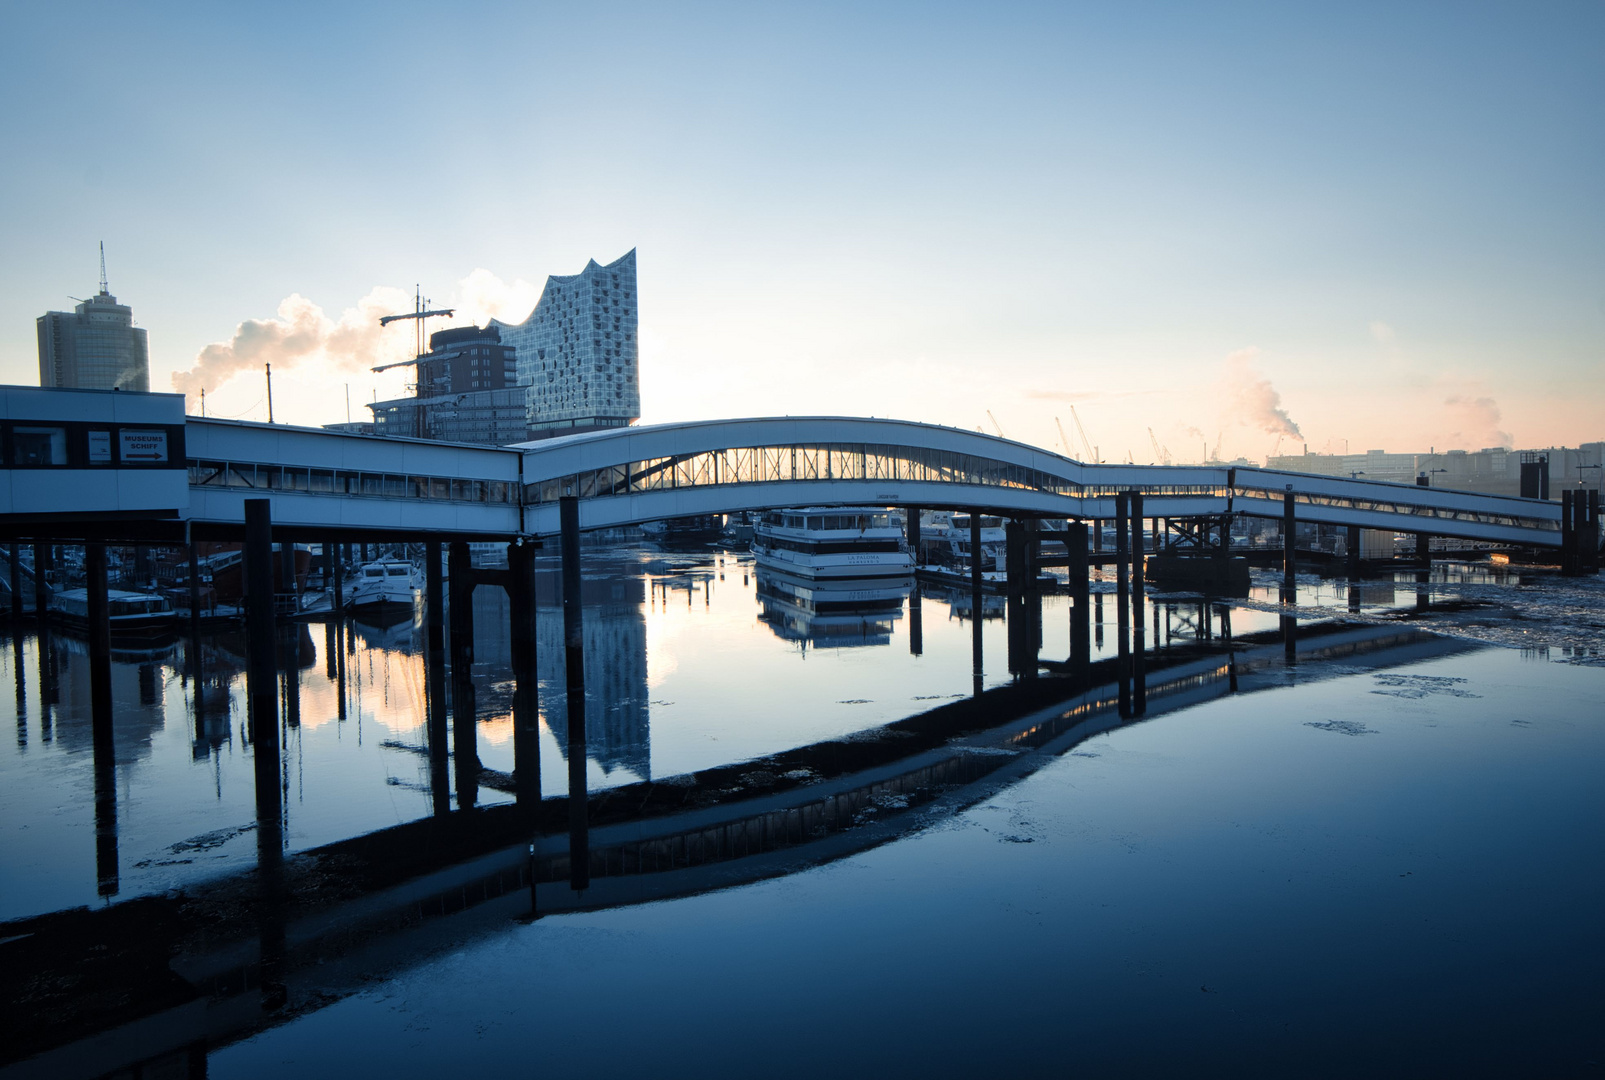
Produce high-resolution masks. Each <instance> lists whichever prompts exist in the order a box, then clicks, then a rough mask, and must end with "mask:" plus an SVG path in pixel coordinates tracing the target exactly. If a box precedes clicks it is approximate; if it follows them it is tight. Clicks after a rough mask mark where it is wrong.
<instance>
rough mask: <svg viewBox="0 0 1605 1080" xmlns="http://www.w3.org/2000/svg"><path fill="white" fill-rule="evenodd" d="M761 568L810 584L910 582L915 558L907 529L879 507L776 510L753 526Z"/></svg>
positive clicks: (755, 556)
mask: <svg viewBox="0 0 1605 1080" xmlns="http://www.w3.org/2000/svg"><path fill="white" fill-rule="evenodd" d="M752 553H753V556H754V558H755V560H756V562H757V564H758V565H759V566H760V567H763V568H766V569H770V570H778V571H782V572H784V573H787V574H790V575H792V576H795V577H799V578H803V579H805V580H809V581H856V580H865V579H885V578H906V577H908V576H909V575H910V574H912V573H913V571H914V557H913V556H912V555H910V554H909V552H908V548H907V546H906V545H905V544H904V543H903V529H902V526H901V525H899V524H898V522H897V520H896V519H895V518H894V517H893V516H892V514H891V512H890V511H888V510H887V509H885V508H884V507H878V506H806V507H800V508H797V509H791V510H771V511H769V512H768V513H766V514H764V515H763V517H762V518H760V519H759V521H758V524H757V525H756V526H754V527H753V536H752Z"/></svg>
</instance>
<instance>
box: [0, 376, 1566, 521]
mask: <svg viewBox="0 0 1605 1080" xmlns="http://www.w3.org/2000/svg"><path fill="white" fill-rule="evenodd" d="M0 446H3V448H4V460H3V470H0V471H3V478H0V525H4V526H5V527H6V529H7V531H9V533H10V534H11V535H13V536H29V535H33V536H50V535H54V536H57V537H65V536H68V535H78V534H80V533H82V534H84V535H88V533H90V532H92V531H94V530H97V529H98V530H100V532H101V533H102V534H105V535H107V536H108V537H109V536H112V535H122V536H143V537H145V538H148V539H150V540H151V541H152V542H163V541H164V540H169V539H171V538H172V537H174V536H183V537H186V538H187V537H188V536H190V535H191V530H192V529H193V530H195V535H201V536H205V535H207V534H209V533H219V534H221V533H226V532H230V531H237V530H238V529H239V528H240V526H241V523H242V522H243V520H244V503H245V500H247V499H257V498H267V499H269V500H270V501H271V503H272V519H273V523H274V527H275V530H284V532H285V534H286V535H293V534H303V535H306V536H308V537H313V538H317V537H324V536H328V535H331V534H367V535H376V536H377V535H381V534H383V535H418V536H423V535H430V534H433V535H437V536H451V537H456V538H467V539H472V538H484V539H502V538H511V537H516V536H527V535H551V534H555V533H557V532H558V500H559V499H560V498H561V497H563V496H565V495H574V496H577V497H578V498H579V499H580V527H581V528H582V529H601V528H609V527H616V526H624V525H633V524H639V523H641V522H645V521H654V520H659V519H662V518H671V517H683V516H689V515H695V514H715V513H732V512H737V511H744V510H763V509H770V508H775V507H783V506H799V505H811V506H828V505H839V506H847V505H877V506H904V507H915V506H917V507H951V508H968V509H978V510H986V511H991V512H996V513H1000V514H1004V515H1009V516H1016V517H1042V518H1076V519H1089V518H1112V517H1114V516H1115V496H1116V494H1117V493H1119V492H1124V491H1135V492H1140V493H1141V494H1142V496H1143V500H1144V514H1145V515H1146V516H1149V517H1165V518H1190V517H1198V516H1202V515H1214V514H1224V513H1239V514H1248V515H1253V516H1260V517H1269V518H1280V517H1282V514H1283V508H1284V502H1285V499H1286V497H1287V495H1288V494H1289V493H1291V494H1292V497H1293V499H1294V500H1295V502H1296V515H1297V518H1298V519H1299V520H1300V521H1306V522H1319V523H1324V524H1332V525H1352V526H1359V527H1362V528H1370V529H1384V530H1396V531H1399V532H1412V533H1429V534H1431V535H1435V536H1444V537H1454V538H1457V539H1463V540H1474V541H1489V542H1495V543H1506V544H1525V545H1532V546H1537V547H1559V546H1560V545H1561V542H1562V537H1561V508H1560V507H1559V506H1557V505H1556V504H1554V503H1550V502H1545V501H1541V500H1536V499H1518V498H1511V497H1504V496H1494V495H1481V494H1472V493H1468V492H1458V491H1448V490H1442V489H1432V488H1422V487H1416V486H1413V485H1408V484H1396V483H1387V482H1380V481H1369V480H1360V479H1352V480H1346V479H1342V478H1335V477H1325V476H1311V475H1306V474H1302V473H1291V472H1277V471H1274V470H1267V469H1253V468H1216V467H1206V466H1196V465H1177V466H1152V465H1105V464H1087V463H1085V462H1079V461H1075V460H1073V459H1071V458H1067V457H1063V456H1061V455H1059V454H1055V453H1051V452H1050V451H1047V450H1043V449H1041V448H1039V447H1034V446H1028V445H1026V444H1024V443H1017V442H1011V441H1009V440H1007V439H1003V438H998V437H994V436H991V435H984V434H981V433H979V432H972V431H964V430H961V429H957V428H949V427H940V426H937V425H934V424H920V423H913V422H909V421H902V420H882V419H875V418H860V417H841V416H835V417H830V416H823V417H763V418H752V419H739V420H710V421H695V422H688V423H678V424H658V425H651V426H645V427H632V428H615V429H612V430H608V431H601V432H592V433H586V434H581V435H570V436H566V437H563V438H558V439H550V440H546V441H542V442H534V443H525V444H522V445H519V446H512V447H486V446H469V445H464V444H458V443H441V442H432V441H427V440H421V439H403V438H390V437H379V436H371V435H352V434H348V433H344V432H336V431H327V430H323V429H321V428H299V427H290V426H287V425H282V424H260V423H247V422H242V421H235V420H216V419H206V418H202V417H193V416H185V415H184V412H183V398H182V397H180V396H178V395H174V394H122V393H115V392H102V391H80V390H57V389H49V390H46V389H41V388H37V387H0ZM141 530H143V531H141Z"/></svg>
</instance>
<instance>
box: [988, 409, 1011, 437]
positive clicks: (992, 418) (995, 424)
mask: <svg viewBox="0 0 1605 1080" xmlns="http://www.w3.org/2000/svg"><path fill="white" fill-rule="evenodd" d="M986 418H987V419H988V420H990V421H992V426H993V427H995V428H997V429H998V438H1000V439H1007V438H1008V436H1007V435H1005V434H1003V425H1002V424H1000V423H998V418H997V417H995V416H993V415H992V410H991V409H988V410H987V411H986Z"/></svg>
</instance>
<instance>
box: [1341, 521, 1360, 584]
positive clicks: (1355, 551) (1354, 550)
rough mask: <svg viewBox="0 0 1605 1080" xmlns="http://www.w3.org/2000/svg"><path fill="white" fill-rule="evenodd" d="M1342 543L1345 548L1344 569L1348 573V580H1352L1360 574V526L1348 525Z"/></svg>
mask: <svg viewBox="0 0 1605 1080" xmlns="http://www.w3.org/2000/svg"><path fill="white" fill-rule="evenodd" d="M1343 543H1344V547H1345V548H1346V549H1347V550H1346V551H1345V552H1344V570H1345V572H1346V573H1347V574H1348V576H1349V580H1350V581H1353V580H1355V579H1356V578H1358V577H1359V576H1360V527H1359V526H1358V525H1350V526H1349V527H1348V532H1347V534H1346V535H1345V536H1344V538H1343Z"/></svg>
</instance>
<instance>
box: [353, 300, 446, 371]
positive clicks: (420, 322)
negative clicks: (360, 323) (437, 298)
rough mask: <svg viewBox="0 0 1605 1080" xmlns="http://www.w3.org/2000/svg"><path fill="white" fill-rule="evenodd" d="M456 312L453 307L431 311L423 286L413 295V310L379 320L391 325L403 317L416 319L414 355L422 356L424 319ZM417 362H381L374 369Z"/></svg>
mask: <svg viewBox="0 0 1605 1080" xmlns="http://www.w3.org/2000/svg"><path fill="white" fill-rule="evenodd" d="M415 288H418V287H416V286H415ZM455 314H456V311H455V310H454V309H452V308H442V309H440V310H438V311H430V310H429V301H428V300H425V299H424V294H423V289H422V288H418V291H417V293H416V295H415V296H414V297H413V309H412V310H411V311H409V312H406V313H404V314H401V315H386V316H384V317H383V318H381V319H380V320H379V325H380V326H389V325H390V324H391V323H393V322H397V321H399V320H401V319H413V320H416V326H415V328H414V334H415V342H414V343H415V345H416V348H415V350H414V351H413V356H414V357H418V356H422V355H423V354H424V320H425V319H433V318H435V317H436V316H438V315H443V316H445V317H446V318H450V317H451V316H452V315H455ZM417 362H418V361H417V360H416V359H413V360H398V361H397V362H396V363H394V364H380V365H379V366H378V367H376V368H374V369H373V370H374V371H387V370H389V369H390V368H394V367H406V366H407V365H409V364H416V363H417Z"/></svg>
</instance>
